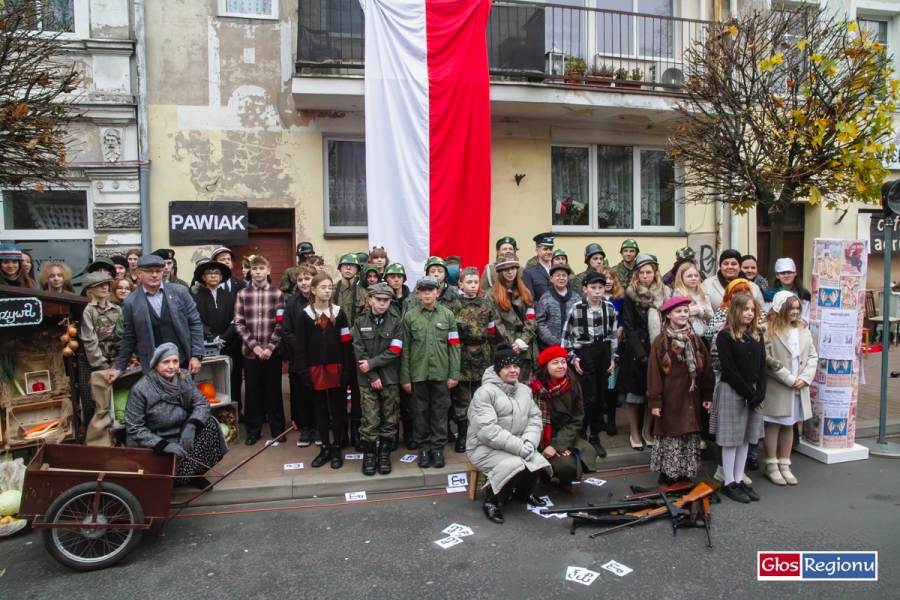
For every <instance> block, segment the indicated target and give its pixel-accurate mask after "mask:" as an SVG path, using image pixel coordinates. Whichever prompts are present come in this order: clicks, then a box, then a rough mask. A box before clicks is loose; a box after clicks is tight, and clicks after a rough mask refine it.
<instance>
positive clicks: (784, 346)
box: [763, 327, 819, 420]
mask: <svg viewBox="0 0 900 600" xmlns="http://www.w3.org/2000/svg"><path fill="white" fill-rule="evenodd" d="M799 333H800V370H799V375H798V377H794V376H793V375H791V350H790V347H789V346H788V337H787V332H786V331H785V332H783V333H779V334H777V335H776V334H774V333H773V332H767V334H766V354H768V356H769V358H770V359H772V360H770V361H768V364H769V368H768V369H767V370H766V374H767V375H768V377H769V384H768V385H767V386H766V400H765V403H764V404H763V414H765V415H767V416H770V417H787V416H790V414H791V402H792V401H793V397H794V390H793V388H792V387H791V386H792V385H794V382H795V381H797V379H802V380H803V381H805V382H806V384H807V386H806V387H805V388H803V389H802V390H800V405H801V406H802V408H803V419H804V420H806V419H809V418H811V417H812V407H811V406H810V403H809V384H810V383H812V381H813V378H814V377H815V376H816V367H817V366H818V361H819V356H818V354H817V353H816V348H815V346H814V345H813V342H812V334H810V332H809V329H806V328H805V327H803V328H801V329H800V332H799ZM776 363H777V364H776Z"/></svg>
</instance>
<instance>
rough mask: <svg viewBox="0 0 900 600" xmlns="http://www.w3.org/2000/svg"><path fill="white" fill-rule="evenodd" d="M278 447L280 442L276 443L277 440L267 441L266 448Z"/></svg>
mask: <svg viewBox="0 0 900 600" xmlns="http://www.w3.org/2000/svg"><path fill="white" fill-rule="evenodd" d="M277 445H278V442H276V441H275V440H267V441H266V446H277Z"/></svg>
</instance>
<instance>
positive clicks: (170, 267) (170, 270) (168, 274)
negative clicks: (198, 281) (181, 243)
mask: <svg viewBox="0 0 900 600" xmlns="http://www.w3.org/2000/svg"><path fill="white" fill-rule="evenodd" d="M153 254H155V255H156V256H158V257H160V258H161V259H163V262H164V263H166V266H165V268H164V269H163V283H177V284H178V285H183V286H184V287H188V284H187V282H186V281H182V280H181V279H178V277H177V276H176V275H175V270H176V269H177V268H178V267H177V264H176V262H175V251H174V250H172V249H171V248H160V249H159V250H156V251H155V252H153Z"/></svg>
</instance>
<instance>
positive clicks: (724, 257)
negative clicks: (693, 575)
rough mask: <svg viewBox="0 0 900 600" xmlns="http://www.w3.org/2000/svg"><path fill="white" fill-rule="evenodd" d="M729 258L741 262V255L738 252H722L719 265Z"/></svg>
mask: <svg viewBox="0 0 900 600" xmlns="http://www.w3.org/2000/svg"><path fill="white" fill-rule="evenodd" d="M729 258H733V259H734V260H736V261H738V263H740V262H741V253H740V252H738V251H737V250H732V249H728V250H722V254H720V255H719V265H721V264H722V263H723V262H725V261H726V260H728V259H729Z"/></svg>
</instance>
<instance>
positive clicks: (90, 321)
mask: <svg viewBox="0 0 900 600" xmlns="http://www.w3.org/2000/svg"><path fill="white" fill-rule="evenodd" d="M121 314H122V307H121V306H119V305H118V304H113V303H112V302H107V303H106V308H100V305H99V304H97V302H96V301H94V302H91V303H90V304H88V305H87V306H86V307H85V309H84V313H83V314H82V316H81V327H79V330H78V335H79V337H80V338H81V341H82V343H84V352H85V354H86V355H87V359H88V362H89V363H90V364H91V367H92V368H94V369H96V368H100V367H102V368H107V367H108V366H109V365H110V363H113V362H115V361H116V358H117V357H118V356H119V346H120V345H121V343H122V336H121V334H119V335H116V323H117V322H118V321H119V316H120V315H121Z"/></svg>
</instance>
